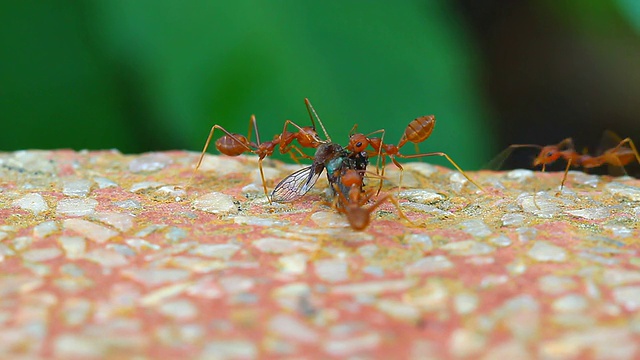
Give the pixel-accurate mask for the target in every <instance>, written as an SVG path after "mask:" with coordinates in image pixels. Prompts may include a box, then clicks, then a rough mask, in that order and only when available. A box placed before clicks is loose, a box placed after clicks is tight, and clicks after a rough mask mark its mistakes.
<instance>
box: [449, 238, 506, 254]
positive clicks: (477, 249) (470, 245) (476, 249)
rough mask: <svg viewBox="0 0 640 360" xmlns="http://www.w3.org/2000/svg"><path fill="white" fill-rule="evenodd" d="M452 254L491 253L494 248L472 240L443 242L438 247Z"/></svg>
mask: <svg viewBox="0 0 640 360" xmlns="http://www.w3.org/2000/svg"><path fill="white" fill-rule="evenodd" d="M440 248H441V249H443V250H446V251H448V252H450V253H451V254H453V255H462V256H471V255H485V254H489V253H492V252H493V251H494V250H495V248H494V247H493V246H491V245H488V244H485V243H481V242H478V241H474V240H462V241H455V242H450V243H447V244H444V245H443V246H441V247H440Z"/></svg>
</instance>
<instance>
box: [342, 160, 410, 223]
mask: <svg viewBox="0 0 640 360" xmlns="http://www.w3.org/2000/svg"><path fill="white" fill-rule="evenodd" d="M363 172H364V171H363V170H360V171H359V170H355V169H343V171H342V173H341V175H340V177H339V178H338V181H339V183H333V184H331V185H332V186H333V190H334V192H335V193H336V194H337V196H336V198H335V199H334V201H333V204H332V207H333V208H335V209H336V210H338V211H339V212H341V213H342V214H344V215H345V216H346V217H347V221H349V225H351V228H352V229H354V230H356V231H362V230H364V229H366V227H367V226H368V225H369V222H370V221H371V214H372V213H373V212H374V211H375V210H376V209H377V208H378V207H380V205H382V204H383V203H384V202H385V201H387V200H388V201H390V202H391V203H392V204H393V205H394V206H395V207H396V209H398V214H399V215H400V217H401V218H403V219H404V220H407V221H409V222H411V220H409V219H408V218H407V217H406V216H405V214H404V212H403V211H402V209H401V208H400V204H399V203H398V201H397V200H396V199H395V198H394V197H393V196H392V195H390V194H386V195H384V196H382V197H379V198H378V199H377V200H376V202H375V203H373V205H371V206H369V207H367V208H365V207H364V205H365V204H366V203H367V202H368V201H369V200H370V199H371V197H372V196H373V192H374V190H373V189H372V190H370V191H368V192H363V191H362V185H363ZM374 176H379V175H375V174H374ZM340 185H342V186H340ZM344 189H348V190H347V194H346V195H345V194H344V193H343V191H341V190H344Z"/></svg>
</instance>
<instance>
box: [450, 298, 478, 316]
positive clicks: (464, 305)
mask: <svg viewBox="0 0 640 360" xmlns="http://www.w3.org/2000/svg"><path fill="white" fill-rule="evenodd" d="M453 305H454V308H455V309H456V312H457V313H458V314H461V315H465V314H470V313H472V312H473V311H475V310H476V309H477V308H478V295H476V294H473V293H461V294H458V295H456V296H455V297H454V298H453Z"/></svg>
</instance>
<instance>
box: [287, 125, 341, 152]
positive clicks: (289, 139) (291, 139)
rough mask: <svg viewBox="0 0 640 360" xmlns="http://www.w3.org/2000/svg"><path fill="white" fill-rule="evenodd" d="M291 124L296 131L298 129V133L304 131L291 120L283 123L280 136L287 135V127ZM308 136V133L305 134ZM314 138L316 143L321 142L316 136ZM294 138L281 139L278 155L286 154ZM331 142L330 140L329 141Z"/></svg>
mask: <svg viewBox="0 0 640 360" xmlns="http://www.w3.org/2000/svg"><path fill="white" fill-rule="evenodd" d="M289 124H291V125H292V126H293V127H295V128H296V129H298V132H299V133H304V129H302V127H301V126H300V125H298V124H296V123H294V122H293V121H291V120H285V122H284V126H283V127H282V134H287V125H289ZM313 128H314V130H315V125H314V126H313ZM307 134H308V133H307ZM314 136H316V139H315V140H316V141H318V142H322V140H320V139H319V138H318V137H317V135H314ZM293 139H294V137H291V138H283V139H282V141H281V142H280V153H281V154H284V153H285V152H287V150H286V149H287V147H288V146H289V145H290V144H291V142H292V141H293ZM329 141H331V140H329Z"/></svg>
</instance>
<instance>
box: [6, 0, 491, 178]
mask: <svg viewBox="0 0 640 360" xmlns="http://www.w3.org/2000/svg"><path fill="white" fill-rule="evenodd" d="M0 21H1V22H2V23H3V26H2V27H1V28H0V41H1V43H2V46H1V47H0V52H1V53H0V59H1V60H0V61H2V66H0V83H1V84H2V85H1V88H0V91H1V94H0V95H1V96H0V117H1V118H2V119H3V120H2V121H3V123H6V124H8V127H6V126H5V128H4V129H3V132H2V134H1V135H0V136H1V138H0V144H1V145H0V147H1V148H2V149H3V150H15V149H24V148H69V147H70V148H75V149H81V148H88V149H101V148H118V149H120V150H121V151H123V152H141V151H150V150H164V149H174V148H177V149H188V150H193V151H199V150H200V149H201V146H202V145H203V143H204V140H205V138H206V135H207V133H208V131H209V129H210V127H211V126H212V125H213V124H214V123H217V124H220V125H222V126H224V127H225V128H226V129H228V130H229V131H232V132H238V133H245V132H246V131H247V128H248V121H249V116H250V115H251V114H252V113H253V114H256V116H257V119H258V123H259V126H260V132H261V137H262V138H263V139H270V138H271V137H272V136H273V135H274V134H276V133H278V132H280V131H282V124H283V122H284V120H285V119H291V120H293V121H296V122H298V123H299V124H302V125H306V124H308V121H309V120H308V116H307V113H306V109H305V107H304V103H303V99H304V98H305V97H308V98H310V100H311V102H312V103H313V105H314V107H315V108H316V110H317V111H318V113H319V115H320V117H321V118H322V120H323V122H324V123H325V125H326V127H327V129H328V131H329V132H330V135H331V136H332V138H333V139H334V141H337V142H340V143H343V144H344V143H346V141H347V140H346V139H347V138H346V137H347V134H348V131H349V130H350V129H351V127H352V125H353V124H354V123H358V125H359V130H361V131H363V132H369V131H374V130H377V129H380V128H384V129H386V130H387V134H386V135H385V137H386V138H387V139H393V141H397V140H398V139H399V138H400V136H401V134H402V132H403V131H404V128H405V127H406V125H407V124H408V123H409V122H410V121H411V120H412V119H414V118H416V117H418V116H421V115H425V114H435V115H436V117H437V119H438V123H437V126H436V130H435V131H434V134H433V136H432V138H431V139H429V140H428V141H427V142H425V144H423V145H422V146H421V149H422V150H423V151H446V152H448V153H449V154H450V155H451V156H452V157H453V158H454V159H456V160H457V161H459V163H460V165H462V166H464V167H471V166H475V165H477V164H478V163H479V161H481V160H482V159H483V158H486V157H487V156H489V154H491V153H492V152H493V151H494V149H491V148H490V146H491V139H490V135H489V134H490V132H489V131H487V129H486V126H487V125H486V119H487V110H486V109H485V108H483V105H482V104H483V101H482V99H481V96H480V90H479V86H478V83H477V79H476V78H477V67H478V66H477V65H478V64H477V61H476V53H477V49H475V48H474V47H473V44H472V43H471V42H470V41H469V38H468V34H466V33H465V31H464V27H463V26H461V25H462V24H461V23H460V21H459V20H458V18H457V17H456V16H455V13H454V11H453V9H451V8H450V7H449V4H448V3H447V2H446V1H427V2H421V1H404V2H400V3H391V2H366V3H365V2H342V1H327V2H321V3H306V2H299V1H278V2H264V1H234V2H212V1H197V2H194V1H191V2H181V1H130V0H111V1H89V0H85V1H74V0H66V1H63V0H60V1H56V2H41V1H10V2H4V3H2V5H0ZM405 151H406V152H407V153H411V152H413V151H414V150H413V147H412V146H407V150H405ZM210 152H215V150H213V149H212V151H210ZM429 161H431V160H429Z"/></svg>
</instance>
